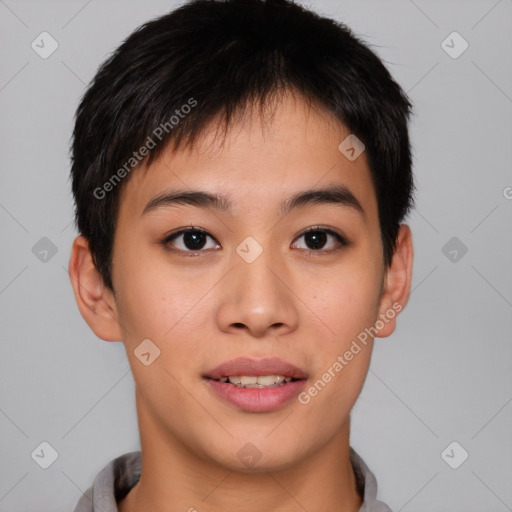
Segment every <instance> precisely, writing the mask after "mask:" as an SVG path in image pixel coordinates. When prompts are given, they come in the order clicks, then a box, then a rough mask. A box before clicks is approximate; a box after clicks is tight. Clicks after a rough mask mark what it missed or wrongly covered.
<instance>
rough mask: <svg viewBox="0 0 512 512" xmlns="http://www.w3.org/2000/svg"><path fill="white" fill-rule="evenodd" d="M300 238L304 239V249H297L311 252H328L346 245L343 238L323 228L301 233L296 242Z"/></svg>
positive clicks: (314, 228)
mask: <svg viewBox="0 0 512 512" xmlns="http://www.w3.org/2000/svg"><path fill="white" fill-rule="evenodd" d="M301 238H304V243H305V245H306V247H299V249H304V250H308V251H312V252H330V251H334V250H336V249H338V248H340V246H346V245H348V242H347V240H346V239H345V238H344V237H342V236H341V235H339V234H338V233H336V232H335V231H332V230H331V229H325V228H318V227H313V228H309V229H308V230H307V231H306V232H304V233H302V235H300V237H299V238H298V239H297V240H300V239H301ZM326 245H327V247H326Z"/></svg>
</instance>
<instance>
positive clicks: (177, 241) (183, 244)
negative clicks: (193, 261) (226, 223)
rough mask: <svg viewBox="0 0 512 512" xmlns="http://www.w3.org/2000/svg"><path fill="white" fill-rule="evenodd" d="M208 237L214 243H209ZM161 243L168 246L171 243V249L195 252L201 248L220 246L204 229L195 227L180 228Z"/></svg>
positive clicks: (201, 249)
mask: <svg viewBox="0 0 512 512" xmlns="http://www.w3.org/2000/svg"><path fill="white" fill-rule="evenodd" d="M208 239H210V240H212V241H213V242H214V243H213V244H212V243H209V242H208ZM163 244H164V245H165V246H166V247H168V246H169V245H171V246H172V247H171V248H172V249H176V250H178V251H184V252H197V251H203V249H215V248H217V247H220V246H219V245H218V244H217V243H216V241H215V239H214V238H213V237H212V236H211V235H209V234H208V233H207V232H206V231H204V230H202V229H197V228H188V229H182V230H180V231H178V232H177V233H173V234H172V235H170V236H168V237H167V238H166V239H165V240H164V241H163Z"/></svg>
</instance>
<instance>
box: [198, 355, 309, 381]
mask: <svg viewBox="0 0 512 512" xmlns="http://www.w3.org/2000/svg"><path fill="white" fill-rule="evenodd" d="M240 375H247V376H254V377H259V376H261V375H282V376H283V377H291V378H292V379H307V377H308V375H307V374H306V372H305V371H304V370H302V369H300V368H298V367H297V366H295V365H293V364H291V363H288V362H286V361H283V360H282V359H277V358H266V359H251V358H248V357H239V358H238V359H232V360H231V361H226V362H225V363H222V364H220V365H219V366H217V367H216V368H214V369H213V370H210V371H209V372H208V373H206V374H205V375H204V377H207V378H209V379H214V380H218V379H220V378H222V377H229V376H240Z"/></svg>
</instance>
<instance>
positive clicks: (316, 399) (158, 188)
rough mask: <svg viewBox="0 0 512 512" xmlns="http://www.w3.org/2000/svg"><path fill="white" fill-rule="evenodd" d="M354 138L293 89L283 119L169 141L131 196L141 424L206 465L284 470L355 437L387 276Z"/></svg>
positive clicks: (128, 264) (124, 273)
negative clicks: (189, 142) (176, 143)
mask: <svg viewBox="0 0 512 512" xmlns="http://www.w3.org/2000/svg"><path fill="white" fill-rule="evenodd" d="M349 133H350V132H349V131H347V130H346V129H345V128H344V127H343V126H341V125H339V124H338V123H336V122H335V121H334V120H333V119H330V118H329V117H328V116H327V114H326V113H325V112H323V111H321V110H315V109H311V110H309V109H308V108H307V107H306V105H305V104H304V103H303V102H302V101H300V100H298V99H296V98H293V97H291V96H288V97H286V98H285V99H284V100H283V101H282V102H281V103H280V104H279V106H278V107H277V110H276V112H275V115H274V117H273V118H272V121H271V122H270V124H265V125H264V126H262V125H261V124H260V120H259V116H256V115H255V116H253V117H247V118H246V120H245V122H244V123H241V124H237V125H234V126H233V127H232V128H231V129H230V131H229V132H228V134H227V137H226V139H225V140H224V144H222V143H221V140H220V139H219V138H216V137H215V134H214V133H213V132H207V133H205V134H204V137H203V138H202V139H201V141H200V142H199V143H198V144H197V145H196V146H194V148H191V149H182V150H179V151H177V152H174V153H173V152H172V151H171V150H170V149H169V150H167V151H165V152H164V154H163V155H162V157H161V158H160V159H159V160H157V161H155V162H154V163H153V164H152V165H151V167H150V168H147V169H141V170H139V171H137V172H136V173H134V174H133V176H131V178H130V181H129V182H128V183H127V184H126V187H125V189H124V190H123V194H122V197H121V204H120V211H119V217H118V224H117V228H116V234H115V239H114V250H113V274H112V279H113V284H114V290H115V307H116V315H117V318H118V321H119V324H120V325H121V326H122V329H123V342H124V344H125V347H126V352H127V355H128V358H129V361H130V365H131V368H132V371H133V374H134V378H135V381H136V386H137V405H138V408H139V420H140V417H141V416H142V417H143V420H142V421H144V422H145V424H146V425H147V426H148V428H149V425H151V428H152V429H153V432H158V433H159V435H162V436H164V437H165V439H167V440H171V441H170V442H172V443H175V444H176V445H179V446H181V447H185V448H186V449H187V450H189V451H190V452H192V453H194V454H195V455H197V456H198V457H200V458H201V459H204V460H207V461H210V462H212V463H216V464H219V465H222V466H224V467H227V468H232V469H235V468H236V469H242V470H243V469H244V466H245V468H246V469H247V468H248V467H249V465H250V464H247V460H249V459H247V457H246V455H249V456H253V459H252V460H253V461H256V459H258V458H259V459H260V460H259V462H258V464H257V465H254V467H253V470H256V468H257V470H269V469H277V468H286V467H289V466H290V465H293V464H295V463H297V462H299V461H301V460H305V459H306V458H307V457H308V456H311V455H312V454H314V453H316V452H318V451H319V450H321V449H322V447H324V446H326V445H327V444H328V443H329V442H334V441H335V440H336V439H337V438H338V437H339V436H341V433H343V432H345V433H346V431H347V426H348V421H349V413H350V409H351V408H352V406H353V404H354V402H355V401H356V399H357V397H358V395H359V393H360V391H361V388H362V386H363V383H364V380H365V377H366V374H367V371H368V366H369V363H370V355H371V348H372V340H371V337H368V336H367V342H366V344H363V343H361V341H359V342H357V345H358V346H359V348H360V350H359V351H357V349H355V348H354V341H355V340H356V341H357V340H358V336H359V340H361V339H362V338H361V333H362V332H364V331H365V328H369V327H372V326H374V325H375V323H376V321H377V320H378V318H379V315H380V314H382V313H384V311H383V310H382V304H381V290H382V284H383V280H384V276H385V269H384V266H383V255H382V254H383V252H382V244H381V239H380V228H379V219H378V211H377V200H376V196H375V191H374V188H373V185H372V182H371V177H370V172H369V168H368V165H367V161H366V159H365V155H364V153H363V154H362V155H361V156H359V157H358V158H357V159H355V160H353V161H350V160H349V159H348V158H347V157H346V156H345V155H344V154H343V153H342V152H341V151H340V150H339V149H338V146H339V145H340V143H341V141H343V140H344V139H345V138H346V137H347V136H348V135H349ZM319 191H323V194H321V193H319ZM196 192H201V193H202V195H197V194H196V195H194V194H195V193H196ZM183 193H187V194H189V196H188V199H187V197H182V198H181V199H180V200H176V196H175V194H183ZM315 194H316V195H315ZM173 195H174V197H173ZM214 196H218V197H217V199H218V200H217V201H214V200H212V197H214ZM220 196H222V198H220ZM219 198H220V199H219ZM294 198H295V200H294ZM297 198H299V199H297ZM315 198H316V199H315ZM366 332H368V331H366ZM363 337H364V336H363ZM143 340H151V343H149V342H145V343H146V345H142V346H141V347H145V348H144V350H142V349H141V348H138V347H139V345H140V344H141V342H142V341H143ZM148 343H149V344H148ZM156 347H158V350H159V351H160V354H159V356H158V357H157V358H156V359H154V360H153V358H154V357H155V355H156V353H157V349H156ZM351 347H352V350H351ZM134 351H135V352H136V353H140V352H141V351H142V352H143V353H145V354H148V353H149V356H148V355H145V356H144V357H145V358H146V362H151V361H152V362H151V364H147V365H145V364H143V363H142V362H141V361H140V360H139V358H137V357H136V356H135V354H134ZM137 351H138V352H137ZM347 351H348V352H351V353H352V357H350V359H349V356H347V357H345V356H344V355H345V354H346V353H347ZM240 358H243V359H240ZM340 358H341V359H342V360H343V361H344V363H342V362H341V360H340ZM336 362H338V364H336ZM340 366H341V369H340ZM240 376H246V377H252V378H249V379H242V382H241V384H243V385H247V386H249V387H240V385H239V384H238V385H237V384H236V382H237V380H240V379H236V377H240ZM258 376H259V378H258V380H256V377H258ZM264 376H266V377H264ZM270 376H274V377H270ZM228 377H233V378H232V379H231V378H228ZM329 377H330V378H329ZM283 378H285V380H286V382H285V383H283ZM290 379H291V381H290ZM226 380H227V382H225V381H226ZM288 381H289V382H288ZM319 382H320V383H319ZM244 383H245V384H244ZM315 383H316V387H315ZM253 386H256V387H253ZM258 386H264V387H258ZM312 389H313V391H311V390H312ZM314 389H316V392H315V391H314ZM142 442H143V443H144V442H146V443H150V442H152V441H151V440H150V439H146V440H142ZM249 443H250V444H249Z"/></svg>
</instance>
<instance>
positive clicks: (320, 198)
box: [142, 185, 366, 219]
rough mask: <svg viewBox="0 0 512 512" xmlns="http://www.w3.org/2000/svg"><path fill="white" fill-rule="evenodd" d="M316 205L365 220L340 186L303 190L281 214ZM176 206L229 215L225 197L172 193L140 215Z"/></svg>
mask: <svg viewBox="0 0 512 512" xmlns="http://www.w3.org/2000/svg"><path fill="white" fill-rule="evenodd" d="M317 204H332V205H339V206H344V207H349V208H352V209H354V210H355V211H357V212H358V213H360V214H361V216H362V217H363V218H365V219H366V214H365V210H364V208H363V207H362V205H361V203H360V202H359V200H358V199H357V198H356V196H355V195H354V194H353V193H352V192H351V191H350V190H349V189H348V188H347V187H345V186H343V185H333V186H328V187H322V188H313V189H309V190H303V191H301V192H298V193H297V194H295V195H293V196H292V197H290V198H288V199H286V200H285V201H283V202H282V203H281V214H282V215H286V214H288V213H289V212H290V211H292V210H294V209H296V208H300V207H305V206H310V205H317ZM175 205H190V206H197V207H199V208H212V209H214V210H218V211H220V212H227V213H230V212H231V209H232V202H231V200H230V199H229V197H227V196H223V195H221V194H211V193H209V192H204V191H202V190H174V191H168V192H164V193H162V194H160V195H158V196H156V197H154V198H153V199H151V200H150V201H149V202H148V203H147V204H146V206H145V207H144V210H143V211H142V215H145V214H146V213H149V212H151V211H154V210H156V209H159V208H164V207H168V206H175Z"/></svg>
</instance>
